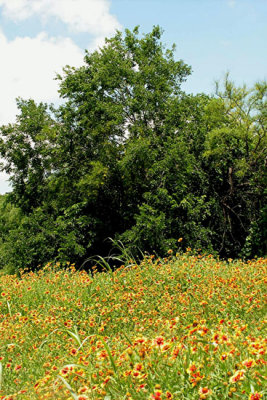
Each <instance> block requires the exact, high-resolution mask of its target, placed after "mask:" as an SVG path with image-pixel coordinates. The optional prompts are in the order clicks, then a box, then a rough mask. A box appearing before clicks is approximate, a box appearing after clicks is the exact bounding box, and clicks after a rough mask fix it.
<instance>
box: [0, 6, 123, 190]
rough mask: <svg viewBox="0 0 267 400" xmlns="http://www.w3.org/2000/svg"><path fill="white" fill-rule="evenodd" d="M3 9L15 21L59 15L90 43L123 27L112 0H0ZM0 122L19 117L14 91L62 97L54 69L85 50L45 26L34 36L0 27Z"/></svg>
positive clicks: (0, 184)
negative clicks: (16, 34) (112, 8)
mask: <svg viewBox="0 0 267 400" xmlns="http://www.w3.org/2000/svg"><path fill="white" fill-rule="evenodd" d="M0 8H1V9H0V11H1V13H2V15H3V16H4V17H5V18H8V19H11V20H13V21H15V22H18V23H19V22H21V21H24V20H27V19H28V18H30V17H36V18H39V19H41V20H42V22H44V23H45V22H46V21H47V20H48V19H49V18H57V19H58V20H60V21H61V22H63V23H64V24H66V25H67V27H68V28H69V29H70V30H71V31H76V32H87V33H89V34H90V37H89V40H90V42H89V40H88V42H89V43H88V49H89V50H90V51H92V50H95V48H96V47H98V46H101V45H103V44H104V38H105V37H107V36H111V35H113V34H114V31H115V30H116V29H121V25H120V24H119V23H118V21H117V19H116V17H114V16H112V15H111V14H110V11H109V8H110V0H0ZM0 54H1V63H0V87H1V91H0V126H1V125H3V124H7V123H9V122H11V123H12V122H14V121H15V116H16V114H17V107H16V101H15V99H16V97H22V98H24V99H28V98H33V99H34V100H35V101H37V102H40V101H44V102H48V103H51V102H56V103H57V102H58V100H59V96H58V93H57V90H58V82H57V81H55V80H54V78H55V75H56V73H60V72H61V71H62V67H64V66H65V65H67V64H69V65H71V66H74V67H77V66H79V65H81V64H82V63H83V56H84V52H83V51H82V50H81V49H80V48H79V47H78V46H77V45H76V44H75V43H74V42H73V41H72V40H71V39H70V38H64V37H51V36H48V34H47V33H45V32H41V33H39V34H38V35H37V36H36V37H34V38H32V37H16V38H15V39H14V40H8V39H7V37H6V36H5V34H4V33H2V32H1V29H0ZM6 179H7V176H6V175H5V174H3V173H0V193H4V192H5V191H6V190H7V188H8V184H7V181H6Z"/></svg>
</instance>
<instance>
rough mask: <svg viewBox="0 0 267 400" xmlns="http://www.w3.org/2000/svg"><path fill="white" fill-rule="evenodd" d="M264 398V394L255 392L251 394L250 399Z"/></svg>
mask: <svg viewBox="0 0 267 400" xmlns="http://www.w3.org/2000/svg"><path fill="white" fill-rule="evenodd" d="M261 398H262V394H260V393H257V392H254V393H251V394H250V395H249V398H248V400H260V399H261Z"/></svg>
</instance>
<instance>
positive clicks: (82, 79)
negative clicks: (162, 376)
mask: <svg viewBox="0 0 267 400" xmlns="http://www.w3.org/2000/svg"><path fill="white" fill-rule="evenodd" d="M161 36H162V31H161V29H160V28H159V27H154V28H153V30H152V32H151V33H148V34H146V35H143V36H141V35H140V34H139V30H138V28H135V29H134V30H133V31H129V30H126V31H125V34H124V35H123V34H122V33H121V32H117V33H116V35H115V36H114V37H112V38H110V39H106V42H105V45H104V46H103V47H102V48H101V49H100V50H97V51H94V52H92V53H89V52H86V54H85V58H84V65H83V66H82V67H80V68H72V67H69V66H67V67H66V68H65V69H64V70H63V73H62V74H61V75H58V76H57V79H58V80H59V83H60V95H61V97H62V99H64V100H65V102H64V104H63V105H61V106H59V107H58V108H55V107H52V106H49V105H47V104H43V103H40V104H36V103H35V102H34V101H33V100H22V99H18V109H19V114H18V116H17V120H16V123H15V124H9V125H7V126H3V127H1V128H0V133H1V135H0V155H1V157H2V159H3V162H2V164H1V170H2V171H5V172H7V173H8V174H9V176H10V182H11V185H12V191H11V192H10V193H9V194H8V196H7V201H8V202H9V204H10V205H9V206H8V207H11V208H12V207H15V209H16V210H17V211H16V213H17V214H15V215H17V217H16V218H14V216H11V214H12V213H11V212H10V208H8V207H7V208H3V213H4V217H3V218H4V219H5V224H6V227H7V228H3V226H4V224H3V222H1V221H0V225H1V226H0V235H1V241H0V250H1V258H0V267H4V266H6V267H8V268H9V269H10V268H11V269H13V270H16V269H18V268H19V267H20V266H22V265H27V266H29V267H31V268H33V269H34V268H36V267H37V265H39V264H44V263H46V262H47V261H51V260H54V261H57V260H60V261H66V260H67V259H68V260H70V261H71V262H74V261H75V262H76V263H77V264H79V265H81V264H82V263H83V261H84V260H85V259H86V258H88V257H90V256H92V255H94V254H100V255H101V256H106V255H107V254H108V253H109V251H110V250H111V244H110V243H109V242H108V241H107V240H106V239H107V238H108V237H112V238H116V239H117V240H122V241H123V242H124V243H125V245H126V247H127V249H128V250H129V251H131V252H132V253H133V254H134V255H136V254H137V250H136V249H137V248H138V249H139V250H141V251H143V252H144V251H151V252H154V251H155V252H157V253H159V254H164V253H166V251H167V250H168V249H169V248H170V247H172V248H173V249H174V250H175V247H176V246H177V238H179V237H183V238H184V241H183V243H184V246H185V247H186V246H188V245H191V246H192V245H193V246H194V247H195V248H196V249H197V248H202V249H205V250H206V251H212V252H213V253H214V254H215V253H218V254H220V255H221V256H223V257H230V256H231V257H237V256H242V257H250V256H254V255H256V254H257V255H264V254H266V247H267V244H266V236H267V235H266V207H265V203H264V196H265V193H264V189H265V187H266V168H265V166H266V165H265V164H266V161H265V160H266V90H267V85H266V82H259V83H256V84H255V85H254V87H253V88H251V89H248V88H246V87H245V86H244V87H242V88H238V87H235V86H234V84H233V83H232V82H231V81H230V79H229V77H228V76H226V78H225V82H224V84H223V88H222V89H220V87H219V84H218V85H217V89H216V93H215V95H214V96H207V95H204V94H199V95H195V96H193V95H188V94H185V93H184V92H183V91H182V89H181V85H182V83H183V82H184V81H185V79H186V78H187V76H188V75H189V74H190V72H191V68H190V67H189V66H188V65H186V64H185V63H184V62H183V61H181V60H180V61H176V60H175V58H174V50H175V48H174V47H173V48H172V49H165V47H164V46H163V44H162V43H161V41H160V40H161ZM11 205H13V206H11ZM12 209H13V208H12ZM9 219H10V223H9V222H8V221H9ZM2 221H4V220H2ZM15 222H16V223H15ZM1 232H2V233H1Z"/></svg>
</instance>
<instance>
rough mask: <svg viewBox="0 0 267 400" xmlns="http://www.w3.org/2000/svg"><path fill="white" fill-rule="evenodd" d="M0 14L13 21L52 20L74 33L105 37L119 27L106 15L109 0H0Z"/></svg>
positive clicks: (115, 20)
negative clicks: (0, 7) (54, 19)
mask: <svg viewBox="0 0 267 400" xmlns="http://www.w3.org/2000/svg"><path fill="white" fill-rule="evenodd" d="M0 6H3V14H4V15H5V16H6V17H8V18H10V19H13V20H15V21H22V20H25V19H27V18H29V17H32V16H40V17H41V18H42V19H44V20H45V19H48V18H49V17H56V18H58V19H59V20H61V21H62V22H63V23H65V24H67V25H68V26H69V27H70V28H71V29H72V30H74V31H77V32H88V33H90V34H93V35H95V36H104V37H106V36H109V35H111V34H112V33H114V31H115V30H116V29H119V28H121V26H120V24H119V22H118V21H117V19H116V17H115V16H113V15H111V14H110V12H109V8H110V1H109V0H0Z"/></svg>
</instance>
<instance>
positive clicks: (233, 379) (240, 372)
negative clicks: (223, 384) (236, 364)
mask: <svg viewBox="0 0 267 400" xmlns="http://www.w3.org/2000/svg"><path fill="white" fill-rule="evenodd" d="M245 372H246V371H245V370H244V369H241V370H238V371H236V372H235V373H234V375H233V376H231V378H230V379H229V381H230V383H236V382H238V381H240V380H243V379H244V373H245Z"/></svg>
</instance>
